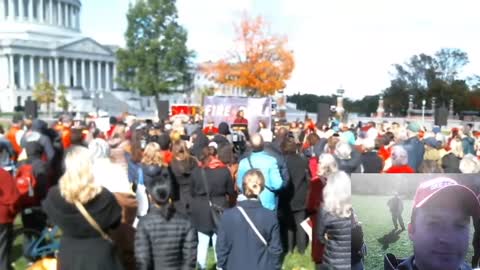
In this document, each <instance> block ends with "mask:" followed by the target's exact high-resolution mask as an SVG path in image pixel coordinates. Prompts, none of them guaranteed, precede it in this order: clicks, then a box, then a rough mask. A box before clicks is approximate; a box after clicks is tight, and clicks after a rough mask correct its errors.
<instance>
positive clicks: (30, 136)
mask: <svg viewBox="0 0 480 270" xmlns="http://www.w3.org/2000/svg"><path fill="white" fill-rule="evenodd" d="M30 121H31V120H29V121H28V122H27V128H28V130H27V131H26V132H25V134H24V135H23V137H22V140H21V142H20V145H21V146H22V147H23V148H26V146H27V144H28V143H37V144H38V145H40V146H41V147H42V148H43V154H45V161H47V164H50V163H51V161H52V160H53V158H54V156H55V150H54V149H53V146H52V142H51V140H50V138H49V137H48V136H47V135H46V133H47V130H48V125H47V123H46V122H45V121H43V120H40V119H35V120H33V121H32V122H31V124H30ZM24 150H25V151H26V149H24ZM27 157H28V153H27Z"/></svg>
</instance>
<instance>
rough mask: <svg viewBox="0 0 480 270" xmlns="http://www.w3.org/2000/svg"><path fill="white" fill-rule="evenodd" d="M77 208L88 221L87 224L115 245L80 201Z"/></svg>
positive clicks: (76, 204) (76, 203)
mask: <svg viewBox="0 0 480 270" xmlns="http://www.w3.org/2000/svg"><path fill="white" fill-rule="evenodd" d="M75 206H76V207H77V209H78V211H80V213H81V214H82V216H83V217H84V218H85V219H86V220H87V222H88V223H89V224H90V225H91V226H92V227H93V228H94V229H95V230H96V231H97V232H98V233H99V234H100V235H101V236H102V238H103V239H105V240H107V241H108V242H110V243H112V244H113V240H112V238H111V237H110V236H109V235H108V234H107V233H105V232H104V231H103V230H102V228H101V227H100V225H98V223H97V222H96V221H95V219H93V217H92V216H91V215H90V214H89V213H88V211H87V209H85V207H84V206H83V204H81V203H80V202H79V201H75Z"/></svg>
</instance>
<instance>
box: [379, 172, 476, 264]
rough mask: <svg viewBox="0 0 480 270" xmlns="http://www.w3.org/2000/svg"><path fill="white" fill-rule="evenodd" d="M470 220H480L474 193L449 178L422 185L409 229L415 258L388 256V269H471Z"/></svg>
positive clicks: (418, 191)
mask: <svg viewBox="0 0 480 270" xmlns="http://www.w3.org/2000/svg"><path fill="white" fill-rule="evenodd" d="M470 217H473V218H474V219H477V218H479V217H480V203H479V201H478V199H477V197H476V195H475V193H474V192H473V191H472V190H470V189H469V188H467V187H465V186H463V185H459V184H458V183H457V182H456V181H455V180H452V179H450V178H446V177H440V178H435V179H432V180H428V181H425V182H423V183H421V184H420V186H419V187H418V188H417V191H416V193H415V198H414V203H413V211H412V219H411V223H410V224H409V225H408V234H409V237H410V240H411V241H412V243H413V256H411V257H409V258H407V259H405V260H402V261H400V262H398V261H397V260H396V259H395V257H394V256H393V255H391V254H389V255H387V258H386V263H385V269H408V270H468V269H471V268H470V266H469V265H467V264H466V263H465V256H466V254H467V251H468V245H469V237H470V224H471V223H470V220H471V219H470Z"/></svg>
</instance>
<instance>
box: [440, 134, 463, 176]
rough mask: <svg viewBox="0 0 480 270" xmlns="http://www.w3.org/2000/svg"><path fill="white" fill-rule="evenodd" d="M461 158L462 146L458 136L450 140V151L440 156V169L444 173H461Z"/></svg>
mask: <svg viewBox="0 0 480 270" xmlns="http://www.w3.org/2000/svg"><path fill="white" fill-rule="evenodd" d="M462 158H463V146H462V142H461V141H460V139H459V138H454V139H452V141H450V151H449V153H448V154H446V155H445V156H443V157H442V169H443V171H444V172H445V173H461V171H460V161H461V160H462Z"/></svg>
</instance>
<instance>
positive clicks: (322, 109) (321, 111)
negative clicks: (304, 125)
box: [317, 103, 330, 128]
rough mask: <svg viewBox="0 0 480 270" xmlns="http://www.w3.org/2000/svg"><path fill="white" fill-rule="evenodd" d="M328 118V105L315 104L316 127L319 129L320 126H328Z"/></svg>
mask: <svg viewBox="0 0 480 270" xmlns="http://www.w3.org/2000/svg"><path fill="white" fill-rule="evenodd" d="M329 118H330V105H329V104H327V103H318V104H317V127H318V128H321V127H322V125H324V124H325V125H328V120H329Z"/></svg>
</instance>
